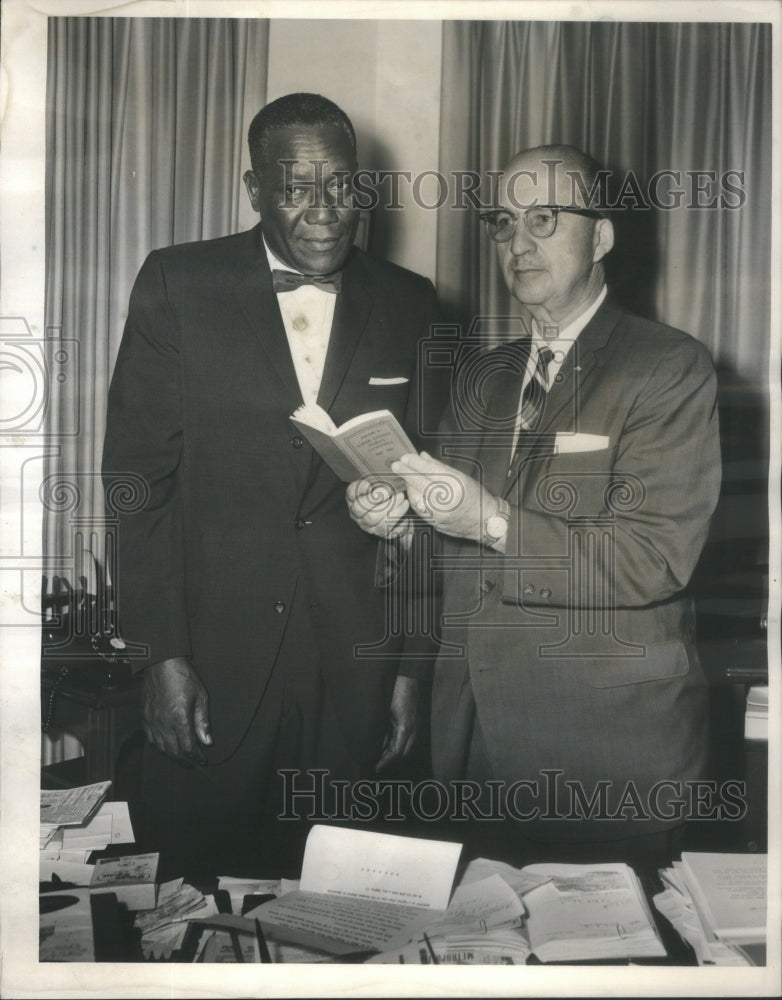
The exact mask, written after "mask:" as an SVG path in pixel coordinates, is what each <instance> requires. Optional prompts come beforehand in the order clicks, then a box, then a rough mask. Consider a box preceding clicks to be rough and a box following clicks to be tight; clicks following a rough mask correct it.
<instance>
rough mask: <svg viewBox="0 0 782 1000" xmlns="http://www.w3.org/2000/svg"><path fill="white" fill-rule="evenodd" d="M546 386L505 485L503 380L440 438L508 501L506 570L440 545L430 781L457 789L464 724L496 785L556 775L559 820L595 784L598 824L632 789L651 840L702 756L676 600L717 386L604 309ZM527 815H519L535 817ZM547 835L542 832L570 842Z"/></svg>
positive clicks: (715, 486) (463, 771)
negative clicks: (439, 649) (444, 645)
mask: <svg viewBox="0 0 782 1000" xmlns="http://www.w3.org/2000/svg"><path fill="white" fill-rule="evenodd" d="M560 376H561V377H560V380H559V381H558V382H557V383H556V384H555V385H554V386H553V387H552V388H551V390H550V392H549V394H548V398H547V400H546V406H545V410H544V413H543V416H542V419H541V421H540V422H539V424H538V426H537V428H536V430H535V432H527V433H524V434H523V435H522V441H521V442H520V447H519V452H518V453H517V457H516V459H515V460H514V462H513V465H512V468H511V471H510V473H508V460H509V456H510V449H511V443H510V441H509V436H508V431H507V428H508V416H509V415H510V414H512V413H513V412H514V408H515V406H516V405H517V402H518V398H519V391H520V381H519V378H520V377H519V375H518V374H517V373H516V372H511V373H510V375H509V377H506V378H504V379H503V378H501V377H500V378H496V379H494V380H493V381H492V382H491V383H488V384H491V385H492V387H493V388H492V389H490V391H489V393H488V400H487V405H486V410H485V414H484V417H483V420H481V416H480V415H479V414H477V413H476V411H475V406H471V409H470V411H469V412H465V408H464V404H463V401H461V400H460V399H458V398H457V399H455V400H454V401H452V407H451V412H450V413H449V414H447V415H446V419H445V421H444V423H443V426H442V432H443V433H442V436H441V445H440V447H441V455H442V457H443V459H444V460H445V461H447V462H449V463H451V464H453V465H456V466H457V467H460V468H462V469H464V470H465V471H466V472H468V473H469V474H470V475H472V476H474V477H477V478H480V479H482V481H483V482H484V484H485V485H486V486H487V487H488V489H489V490H490V491H491V492H493V493H495V494H498V495H502V496H505V497H506V498H507V499H508V501H509V502H510V504H511V522H510V529H509V533H508V536H507V545H506V552H505V554H504V555H499V554H497V553H494V552H493V551H491V550H489V549H486V548H483V547H481V546H478V545H476V544H475V543H471V542H467V541H463V542H459V541H453V540H444V548H443V555H444V557H445V558H446V560H448V567H447V568H446V569H445V570H444V572H443V588H444V593H443V603H442V613H443V623H444V628H443V637H444V638H445V639H446V640H448V641H449V642H451V643H455V644H457V645H461V647H462V648H463V649H464V650H465V655H464V656H463V657H461V658H459V657H454V656H452V655H448V654H450V653H452V652H453V650H452V649H448V650H444V651H443V653H442V654H441V655H440V657H439V659H438V663H437V667H436V671H435V680H434V689H433V718H432V755H433V762H434V768H435V774H436V775H437V776H438V777H440V778H443V779H449V778H461V777H470V776H471V766H472V765H471V764H470V763H469V759H470V750H471V740H472V737H473V736H474V735H475V733H474V732H473V733H470V732H469V731H467V730H468V729H469V720H470V712H471V711H474V712H475V713H477V721H478V727H479V730H480V736H481V738H482V744H483V750H484V753H485V757H486V759H487V763H488V770H489V772H490V775H491V777H493V778H496V779H501V780H504V781H505V782H513V781H517V780H519V779H526V780H530V781H536V782H538V783H539V785H540V788H541V794H543V789H544V787H545V786H546V784H547V783H548V786H549V788H550V787H551V782H552V780H553V779H552V777H551V775H548V776H547V775H545V774H544V772H546V771H557V772H559V771H561V772H562V774H561V775H560V774H557V776H556V781H557V783H558V784H559V785H560V788H561V790H562V796H561V802H560V806H561V808H559V807H558V808H557V810H555V811H556V812H564V813H567V812H568V810H569V809H570V808H571V806H572V800H573V792H572V790H571V788H570V787H569V786H565V785H564V784H562V783H564V782H565V781H575V782H580V783H581V787H582V790H583V791H584V792H585V793H586V794H587V795H590V794H592V793H593V792H594V791H595V790H596V789H598V788H600V787H602V786H600V783H608V785H607V787H605V788H604V791H605V794H606V795H607V799H606V800H605V801H606V802H607V803H608V811H609V812H610V813H613V812H615V810H616V809H617V808H618V807H619V806H620V805H621V803H622V801H623V799H622V796H623V795H624V796H625V799H624V801H627V799H626V796H627V794H628V793H627V790H626V789H627V783H628V782H632V784H633V787H634V788H635V789H636V790H637V791H638V794H639V797H640V799H641V802H642V804H646V803H648V802H649V800H650V798H651V799H652V809H651V813H652V815H651V816H650V820H649V822H648V823H646V824H642V826H643V832H651V830H652V829H653V828H654V827H656V826H659V825H660V821H661V819H660V815H655V812H659V813H660V814H662V815H667V814H668V813H670V812H671V811H672V810H673V812H675V810H676V804H675V799H676V795H677V794H678V791H679V790H681V787H682V786H681V783H682V782H685V781H686V780H687V779H690V778H697V777H699V776H701V775H702V773H703V769H704V765H705V761H706V756H707V750H708V720H707V692H706V685H705V680H704V677H703V674H702V671H701V668H700V665H699V662H698V657H697V653H696V649H695V643H694V618H693V608H692V602H691V600H690V598H689V597H687V596H686V595H685V593H684V591H685V588H686V587H687V584H688V581H689V579H690V576H691V574H692V571H693V569H694V567H695V564H696V562H697V559H698V556H699V554H700V552H701V549H702V547H703V544H704V541H705V538H706V533H707V529H708V524H709V519H710V517H711V514H712V512H713V510H714V507H715V505H716V502H717V497H718V493H719V485H720V475H721V463H720V448H719V432H718V421H717V412H716V402H715V398H716V379H715V375H714V370H713V367H712V364H711V361H710V359H709V356H708V353H707V352H706V350H705V349H704V348H703V347H702V345H700V344H699V343H698V342H697V341H695V340H694V339H692V338H691V337H689V336H688V335H687V334H684V333H682V332H680V331H678V330H674V329H671V328H670V327H666V326H662V325H660V324H658V323H654V322H650V321H648V320H644V319H640V318H638V317H635V316H632V315H629V314H627V313H624V312H622V311H621V310H620V309H618V308H617V307H616V306H615V305H614V304H612V303H611V301H610V299H609V300H607V301H606V302H605V303H604V304H603V305H602V306H601V308H600V309H599V310H598V312H597V313H596V315H595V316H594V318H593V319H592V320H591V321H590V323H589V324H588V325H587V327H586V328H585V329H584V330H583V331H582V333H581V334H580V336H579V338H578V340H577V341H576V343H575V345H574V347H573V349H572V350H571V351H570V353H569V355H568V357H567V358H566V360H565V363H564V365H563V367H562V369H561V372H560ZM457 381H459V380H457ZM459 384H461V385H464V384H466V383H465V381H464V380H463V379H462V380H461V381H460V383H459ZM476 398H477V397H476ZM481 422H482V423H483V429H482V430H481V429H480V426H479V425H480V424H481ZM466 425H470V426H468V427H467V433H465V427H466ZM579 435H593V436H594V437H593V438H585V437H581V436H579ZM579 446H583V447H586V448H588V449H589V450H575V449H577V448H578V447H579ZM473 699H474V710H473V709H472V708H471V704H472V700H473ZM460 720H461V722H460ZM472 749H473V751H474V750H475V747H474V746H473V747H472ZM482 776H483V777H485V774H484V775H482ZM661 781H667V782H672V783H673V785H671V786H666V787H662V788H660V787H658V786H659V782H661ZM685 791H686V789H685ZM600 794H603V791H601V792H600ZM630 794H631V795H632V791H631V793H630ZM533 799H534V796H532V793H530V794H528V795H526V798H524V797H522V798H521V799H519V800H518V802H519V807H520V809H522V810H523V811H527V808H526V807H527V806H529V808H530V810H533V805H534V802H533ZM598 802H599V800H598ZM538 804H540V801H539V800H538ZM599 810H600V807H599V804H598V811H599ZM533 811H534V810H533ZM544 811H545V810H544ZM583 811H584V810H581V812H583ZM603 811H605V810H603ZM645 811H649V810H645ZM586 813H587V814H588V813H589V810H588V809H587V810H586ZM637 813H638V810H637V809H636V808H630V809H628V810H627V812H626V813H625V815H627V816H629V817H630V818H633V814H637ZM579 814H580V813H579ZM593 818H594V817H593ZM555 825H556V824H552V823H548V824H547V825H543V826H542V827H541V829H542V830H543V832H544V833H545V835H549V834H552V833H553V834H554V835H555V836H559V835H562V836H563V837H564V838H565V839H571V836H573V835H576V836H583V835H584V831H583V830H581V832H580V833H579V834H575V831H574V829H573V826H574V824H573V823H569V824H568V823H564V824H561V830H560V831H559V833H554V827H555ZM593 827H594V828H593V829H592V832H591V833H590V836H595V835H596V836H604V835H605V836H618V835H620V834H619V833H618V832H617V827H616V824H611V823H605V822H603V823H597V824H596V825H595V824H593ZM539 832H540V831H539Z"/></svg>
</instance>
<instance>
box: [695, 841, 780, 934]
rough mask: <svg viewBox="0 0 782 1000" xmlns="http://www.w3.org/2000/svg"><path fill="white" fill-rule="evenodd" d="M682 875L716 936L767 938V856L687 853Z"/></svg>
mask: <svg viewBox="0 0 782 1000" xmlns="http://www.w3.org/2000/svg"><path fill="white" fill-rule="evenodd" d="M682 872H683V875H684V878H685V882H686V884H687V888H688V889H689V890H690V892H691V893H692V894H693V896H694V901H695V903H696V904H697V905H698V906H699V907H701V908H702V910H703V911H704V915H705V916H706V918H707V919H708V922H709V924H710V925H711V929H712V930H713V931H714V932H715V933H716V934H722V935H723V936H724V935H725V934H726V933H727V934H731V933H732V934H734V935H736V936H741V934H743V933H744V934H762V935H763V936H765V931H766V891H767V890H766V879H767V874H766V872H767V856H766V855H765V854H714V853H709V852H702V853H701V852H688V851H685V852H684V853H683V854H682Z"/></svg>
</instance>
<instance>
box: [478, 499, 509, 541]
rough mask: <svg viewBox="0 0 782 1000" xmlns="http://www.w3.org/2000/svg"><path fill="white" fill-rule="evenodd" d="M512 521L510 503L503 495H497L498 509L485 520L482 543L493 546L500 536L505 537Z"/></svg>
mask: <svg viewBox="0 0 782 1000" xmlns="http://www.w3.org/2000/svg"><path fill="white" fill-rule="evenodd" d="M509 523H510V504H509V503H508V501H507V500H505V499H504V498H503V497H497V510H496V512H495V513H494V514H492V515H491V517H487V518H485V519H484V522H483V537H482V538H481V545H487V546H489V547H491V546H492V545H493V544H494V543H495V542H497V541H499V539H500V538H504V537H505V535H506V534H507V532H508V525H509Z"/></svg>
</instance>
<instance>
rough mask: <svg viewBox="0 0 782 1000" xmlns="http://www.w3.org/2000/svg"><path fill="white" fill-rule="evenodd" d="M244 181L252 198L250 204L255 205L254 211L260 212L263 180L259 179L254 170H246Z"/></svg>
mask: <svg viewBox="0 0 782 1000" xmlns="http://www.w3.org/2000/svg"><path fill="white" fill-rule="evenodd" d="M242 180H243V181H244V186H245V187H246V188H247V194H248V196H249V198H250V204H251V205H252V207H253V211H254V212H260V210H261V182H260V180H259V179H258V175H257V174H256V172H255V171H254V170H247V171H245V174H244V176H243V177H242Z"/></svg>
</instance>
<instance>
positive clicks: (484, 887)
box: [426, 874, 524, 937]
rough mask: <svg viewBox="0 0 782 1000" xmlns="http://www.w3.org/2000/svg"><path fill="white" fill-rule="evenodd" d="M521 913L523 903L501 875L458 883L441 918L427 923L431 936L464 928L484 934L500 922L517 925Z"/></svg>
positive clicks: (458, 931)
mask: <svg viewBox="0 0 782 1000" xmlns="http://www.w3.org/2000/svg"><path fill="white" fill-rule="evenodd" d="M523 915H524V906H523V904H522V902H521V900H520V899H519V897H518V895H517V894H516V893H515V892H514V891H513V889H511V887H510V886H509V885H508V883H507V882H506V881H505V880H504V879H503V878H502V877H501V876H500V875H496V874H495V875H490V876H489V877H488V878H483V879H480V881H478V882H471V883H469V884H468V885H460V886H458V887H457V888H456V889H455V890H454V894H453V899H452V900H451V902H450V904H449V906H448V909H447V910H446V911H445V913H444V914H443V916H442V917H439V918H437V919H436V920H434V921H432V922H431V923H430V924H428V925H427V927H426V931H427V934H429V935H430V936H431V935H432V934H437V935H439V936H442V937H446V936H448V935H450V934H453V933H460V934H463V933H464V932H465V931H468V930H469V931H471V932H473V933H475V932H477V933H484V934H485V933H486V932H487V931H488V930H489V929H490V928H492V927H499V926H500V925H502V924H514V923H515V924H518V923H520V922H521V917H522V916H523Z"/></svg>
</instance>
